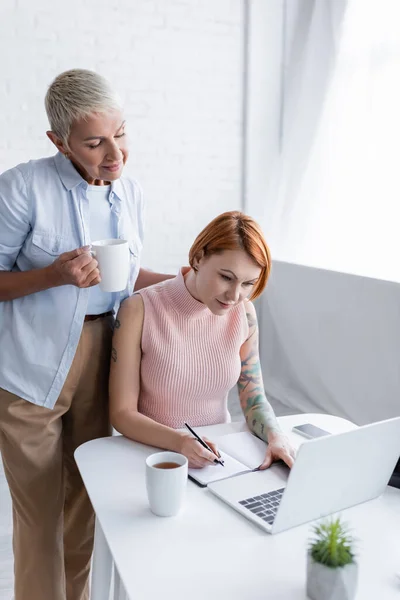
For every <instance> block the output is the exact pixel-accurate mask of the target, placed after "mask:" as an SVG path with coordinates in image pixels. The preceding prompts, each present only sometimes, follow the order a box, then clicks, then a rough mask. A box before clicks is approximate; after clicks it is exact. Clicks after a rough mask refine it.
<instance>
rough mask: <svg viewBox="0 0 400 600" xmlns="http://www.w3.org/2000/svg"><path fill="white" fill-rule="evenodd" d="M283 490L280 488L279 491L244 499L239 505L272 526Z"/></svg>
mask: <svg viewBox="0 0 400 600" xmlns="http://www.w3.org/2000/svg"><path fill="white" fill-rule="evenodd" d="M284 490H285V488H280V489H279V490H274V491H273V492H268V493H266V494H261V495H260V496H254V497H252V498H246V500H241V501H240V502H239V504H241V505H242V506H244V508H247V510H249V511H250V512H252V513H253V514H254V515H256V516H257V517H260V519H262V520H263V521H265V522H266V523H269V524H270V525H272V523H273V522H274V519H275V515H276V512H277V510H278V506H279V503H280V501H281V499H282V495H283V492H284Z"/></svg>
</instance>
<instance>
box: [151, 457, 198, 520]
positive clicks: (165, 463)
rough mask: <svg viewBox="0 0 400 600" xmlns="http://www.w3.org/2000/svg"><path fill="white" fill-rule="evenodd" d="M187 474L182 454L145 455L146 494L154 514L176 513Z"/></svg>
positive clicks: (186, 461)
mask: <svg viewBox="0 0 400 600" xmlns="http://www.w3.org/2000/svg"><path fill="white" fill-rule="evenodd" d="M172 465H174V466H172ZM187 476H188V459H187V458H186V456H183V454H178V453H176V452H156V453H155V454H151V455H150V456H148V457H147V459H146V487H147V495H148V498H149V503H150V508H151V511H152V512H153V513H154V514H155V515H158V516H159V517H173V516H175V515H177V514H178V512H179V510H180V509H181V507H182V504H183V501H184V499H185V494H186V487H187Z"/></svg>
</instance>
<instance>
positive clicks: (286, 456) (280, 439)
mask: <svg viewBox="0 0 400 600" xmlns="http://www.w3.org/2000/svg"><path fill="white" fill-rule="evenodd" d="M295 458H296V450H295V449H294V448H293V446H291V444H290V442H289V440H288V438H287V437H286V435H284V434H283V433H270V434H269V435H268V446H267V452H266V454H265V458H264V460H263V462H262V463H261V465H260V466H259V467H258V468H259V469H260V470H263V469H268V467H270V466H271V465H272V463H273V462H275V461H276V460H283V462H285V463H286V464H287V466H288V467H290V468H292V466H293V463H294V459H295Z"/></svg>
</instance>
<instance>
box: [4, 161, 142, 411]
mask: <svg viewBox="0 0 400 600" xmlns="http://www.w3.org/2000/svg"><path fill="white" fill-rule="evenodd" d="M88 185H89V184H88V183H87V182H86V181H85V180H84V179H83V178H82V177H81V176H80V175H79V173H78V172H77V171H76V170H75V168H74V166H73V165H72V163H71V162H70V161H69V160H68V159H67V158H65V157H64V155H63V154H61V153H58V154H56V156H54V157H50V158H44V159H40V160H33V161H30V162H28V163H25V164H20V165H18V166H17V167H14V168H13V169H10V170H9V171H6V172H5V173H3V174H2V175H1V176H0V270H4V271H28V270H31V269H37V268H42V267H46V266H48V265H49V264H51V263H52V262H53V261H54V260H55V259H56V258H57V256H59V255H60V254H62V253H63V252H67V251H69V250H73V249H75V248H78V247H80V246H85V245H89V244H90V243H91V241H92V240H91V236H90V229H89V222H90V215H89V201H88V198H87V195H86V191H87V188H88ZM109 201H110V205H111V216H112V219H113V220H114V223H115V230H116V232H117V237H119V238H121V239H127V240H129V248H130V253H131V269H130V276H129V281H128V285H127V288H126V290H124V292H121V293H119V294H117V296H118V298H117V299H116V306H115V308H117V305H118V303H119V302H120V301H121V300H122V299H123V298H125V297H127V296H128V295H130V294H132V293H133V288H134V285H135V282H136V278H137V276H138V273H139V267H140V264H139V259H140V254H141V249H142V243H143V199H142V194H141V191H140V188H139V186H138V184H137V183H136V182H134V181H132V180H130V179H126V178H122V177H121V178H120V179H118V180H117V181H114V182H112V184H111V189H110V195H109ZM88 298H89V288H78V287H76V286H73V285H63V286H59V287H55V288H50V289H48V290H44V291H42V292H36V293H34V294H30V295H28V296H24V297H22V298H16V299H15V300H11V301H5V302H0V387H1V388H3V389H6V390H8V391H9V392H12V393H13V394H16V395H17V396H20V397H21V398H24V399H25V400H28V401H30V402H33V403H34V404H38V405H40V406H45V407H47V408H53V407H54V405H55V403H56V401H57V398H58V396H59V394H60V392H61V389H62V387H63V384H64V382H65V379H66V377H67V374H68V371H69V369H70V367H71V363H72V360H73V358H74V355H75V351H76V348H77V345H78V342H79V338H80V335H81V331H82V327H83V322H84V317H85V314H86V313H87V304H88Z"/></svg>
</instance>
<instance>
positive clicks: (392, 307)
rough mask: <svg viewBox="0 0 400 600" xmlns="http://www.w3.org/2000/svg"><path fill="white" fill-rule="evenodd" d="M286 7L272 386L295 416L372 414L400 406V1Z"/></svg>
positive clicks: (267, 358) (264, 327)
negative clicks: (398, 166) (305, 413)
mask: <svg viewBox="0 0 400 600" xmlns="http://www.w3.org/2000/svg"><path fill="white" fill-rule="evenodd" d="M286 9H287V10H286V19H285V36H284V37H285V52H284V61H283V62H284V71H283V81H282V124H281V147H280V152H279V156H278V158H277V163H276V165H275V168H274V169H273V171H274V172H275V177H273V179H272V180H271V181H270V182H269V183H270V185H269V193H268V196H267V198H266V199H265V198H264V199H263V205H264V215H263V221H262V223H263V227H264V230H265V231H266V233H267V236H268V237H267V239H268V241H269V243H270V245H271V250H272V256H273V259H275V262H274V263H273V271H272V277H271V282H270V283H269V285H268V287H267V290H266V293H265V294H264V295H263V297H262V298H261V301H260V304H259V312H260V323H261V332H262V334H261V338H260V343H261V360H262V367H263V374H264V381H265V387H266V391H267V395H269V396H270V398H271V399H273V398H276V399H277V400H279V401H280V402H281V403H282V404H283V405H284V406H285V407H287V408H289V410H290V411H291V412H298V411H304V412H330V413H332V414H337V415H339V416H343V417H347V418H349V419H351V420H353V421H355V422H357V423H366V422H371V421H374V420H379V419H383V418H388V417H391V416H395V415H398V414H399V407H398V398H399V391H400V363H399V359H398V357H399V355H400V338H399V335H398V331H399V326H400V308H399V307H400V285H399V283H396V282H400V235H399V233H398V229H399V218H398V216H399V213H400V209H399V208H398V207H399V206H400V201H399V192H400V183H399V182H400V176H399V174H398V172H399V169H398V168H396V167H397V165H398V163H399V160H400V159H399V156H400V153H399V140H400V118H399V114H400V25H399V24H400V1H399V0H315V1H312V0H297V1H293V2H292V0H287V1H286ZM270 171H271V169H270ZM296 263H297V264H296ZM301 265H305V266H301ZM310 267H313V268H310ZM314 267H318V268H314ZM359 275H362V276H363V277H359ZM385 279H386V280H389V281H382V280H385Z"/></svg>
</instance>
